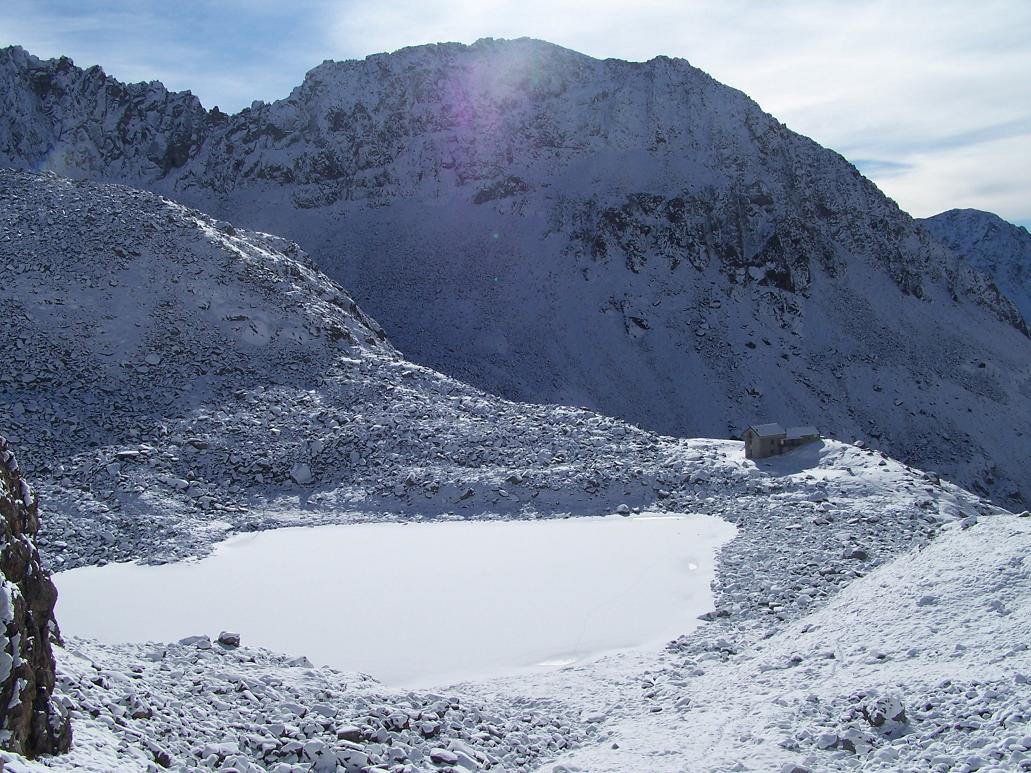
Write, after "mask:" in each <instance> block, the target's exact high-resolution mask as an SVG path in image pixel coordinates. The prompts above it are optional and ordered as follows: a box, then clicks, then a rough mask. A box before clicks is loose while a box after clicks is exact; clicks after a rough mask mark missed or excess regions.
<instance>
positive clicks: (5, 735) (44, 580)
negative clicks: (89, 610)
mask: <svg viewBox="0 0 1031 773" xmlns="http://www.w3.org/2000/svg"><path fill="white" fill-rule="evenodd" d="M38 529H39V517H38V513H37V504H36V498H35V496H34V494H33V492H32V489H31V488H30V487H29V485H28V483H26V482H25V480H24V479H23V478H22V476H21V473H20V472H19V469H18V461H17V460H16V459H15V456H14V453H13V452H12V451H11V449H10V448H9V447H8V444H7V440H6V439H5V438H3V437H0V530H2V535H0V542H2V545H0V572H2V577H0V746H2V747H3V748H4V749H6V750H8V751H13V752H17V753H18V754H23V755H26V756H29V757H34V756H37V755H40V754H52V753H56V752H61V751H66V750H67V749H68V747H69V746H70V744H71V737H72V736H71V726H70V724H69V720H68V716H67V714H66V713H65V711H64V710H63V708H62V707H61V706H59V705H57V704H55V702H54V701H53V690H54V656H53V652H52V650H51V648H50V639H51V636H53V635H55V634H56V633H57V630H56V626H55V624H54V621H53V612H54V603H55V602H56V601H57V590H56V589H55V588H54V584H53V583H52V582H51V581H50V576H49V575H48V574H47V572H46V571H45V570H44V569H43V565H42V563H41V561H40V557H39V551H38V550H36V546H35V543H34V541H33V540H34V538H35V536H36V532H37V530H38Z"/></svg>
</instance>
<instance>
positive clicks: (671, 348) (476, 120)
mask: <svg viewBox="0 0 1031 773" xmlns="http://www.w3.org/2000/svg"><path fill="white" fill-rule="evenodd" d="M0 80H2V81H3V82H4V83H5V84H11V88H9V89H8V91H7V94H8V95H7V97H6V99H7V100H8V101H9V103H10V108H9V109H5V111H4V114H3V118H2V119H0V154H2V155H3V160H4V162H5V163H7V164H9V165H13V166H18V167H22V168H26V167H32V168H49V169H53V170H56V171H59V172H61V173H62V174H69V175H75V176H90V177H95V178H104V179H115V180H119V181H122V182H126V183H129V184H131V185H135V186H140V187H147V188H150V189H153V190H156V191H159V192H162V193H164V194H167V195H170V196H172V197H175V198H178V199H180V200H182V201H185V202H187V203H190V204H192V205H194V206H198V207H200V208H202V209H204V210H206V211H210V212H212V213H214V214H217V215H218V216H220V217H227V218H231V219H233V220H234V221H236V222H238V223H240V224H242V225H245V226H248V227H253V228H259V229H261V230H264V231H269V232H273V233H280V234H283V235H285V236H288V237H290V238H292V239H294V240H296V241H297V242H298V243H300V244H301V245H302V246H304V247H305V248H306V249H307V250H309V251H310V252H311V253H312V255H313V256H314V257H315V259H316V260H317V262H318V263H319V265H320V267H321V268H322V269H323V270H324V271H325V272H327V273H328V274H329V275H330V276H332V277H333V278H334V279H337V280H338V281H340V282H341V283H342V284H344V285H346V286H347V287H349V288H350V289H352V290H353V291H354V292H355V294H356V296H357V297H359V298H361V299H362V301H363V303H364V305H365V306H366V307H367V308H368V309H369V311H370V312H371V313H372V314H373V316H375V317H376V318H377V319H378V320H379V321H380V322H382V323H383V324H384V326H385V327H386V329H387V330H388V331H390V333H391V339H392V341H393V342H394V344H395V345H397V346H398V348H399V349H400V350H401V351H403V352H404V353H405V354H406V355H407V356H408V357H409V358H411V359H414V360H416V361H418V362H420V363H422V364H425V365H428V366H431V367H433V368H435V369H437V370H440V371H443V372H445V373H447V374H449V375H453V376H456V377H458V378H461V379H463V380H466V381H469V382H471V383H473V384H475V385H477V386H479V387H482V388H485V389H487V390H489V391H492V392H496V393H500V394H502V395H504V396H507V397H512V398H518V399H522V400H530V401H538V402H558V403H566V404H577V405H587V406H589V407H591V408H595V409H597V410H600V411H602V412H605V413H608V414H611V415H615V416H620V417H622V418H626V419H629V420H631V421H633V422H635V423H638V424H640V425H642V426H645V427H647V428H650V429H657V430H660V431H663V432H667V433H671V434H683V435H710V436H725V435H727V434H728V433H736V432H738V431H740V429H741V427H742V426H744V425H745V424H747V423H749V422H751V421H754V420H756V419H758V418H769V419H779V420H781V421H786V422H794V421H797V422H803V423H807V424H808V423H815V424H818V425H819V426H820V427H821V429H823V430H824V431H826V432H829V433H831V434H834V435H836V436H839V437H842V438H845V439H852V438H863V439H865V440H867V441H870V442H873V443H875V444H879V445H881V446H882V447H884V448H885V449H886V450H888V451H890V452H891V453H892V454H894V455H896V456H898V457H900V458H903V459H906V460H907V461H910V462H912V463H914V464H918V465H921V466H923V467H929V468H934V469H936V470H938V471H939V472H942V473H943V474H945V475H947V476H949V477H952V478H953V479H955V480H957V481H959V482H961V483H963V484H964V485H967V486H971V487H974V488H977V489H978V490H980V491H984V492H990V493H991V494H992V495H994V496H997V497H999V498H1000V499H1004V500H1009V499H1013V500H1014V501H1016V500H1019V499H1020V498H1022V497H1023V498H1026V497H1028V496H1031V493H1029V481H1028V479H1027V475H1026V470H1024V469H1022V467H1021V465H1019V464H1017V463H1016V462H1014V461H1013V460H1014V458H1015V455H1019V454H1017V449H1019V448H1020V447H1021V446H1022V445H1023V443H1024V442H1025V440H1024V439H1025V438H1026V437H1027V435H1028V433H1031V411H1028V410H1027V409H1025V408H1024V407H1023V406H1026V405H1027V400H1026V395H1027V393H1028V390H1029V389H1031V387H1029V386H1028V384H1029V383H1031V374H1029V372H1028V367H1029V366H1028V364H1027V363H1028V362H1029V361H1031V356H1029V355H1031V342H1029V339H1028V337H1027V335H1026V332H1027V331H1026V327H1025V326H1024V322H1023V321H1022V319H1021V317H1020V315H1019V313H1018V311H1017V310H1016V308H1015V307H1014V306H1013V304H1012V303H1011V302H1010V301H1009V299H1007V298H1006V297H1005V296H1004V295H1003V294H1002V293H1000V292H999V289H998V288H997V287H996V286H995V284H994V283H993V282H992V281H991V280H990V279H988V278H986V277H985V275H983V274H982V273H979V272H977V271H975V270H973V269H971V268H970V267H969V266H967V265H966V264H965V263H964V262H963V261H962V260H961V259H960V258H959V257H958V256H957V255H956V254H955V253H954V252H952V251H951V250H949V249H948V248H946V247H944V246H942V245H941V244H940V243H939V242H938V241H936V240H935V239H933V238H932V237H931V236H930V235H929V234H928V233H927V231H926V230H924V229H923V228H921V227H920V226H919V225H918V224H917V223H916V222H915V221H913V219H912V218H910V217H909V216H908V215H907V214H906V213H904V212H902V211H901V210H899V208H898V207H897V206H896V205H895V203H894V202H892V201H891V200H890V199H888V198H887V197H885V196H884V195H883V194H882V193H881V192H880V191H879V190H878V189H877V188H876V187H875V186H874V185H873V184H872V183H870V181H868V180H866V179H865V178H863V177H862V176H861V175H860V174H859V173H858V172H857V171H856V169H855V168H854V167H852V166H851V165H850V164H849V163H848V162H847V161H845V160H844V159H843V158H841V157H840V156H838V155H837V154H835V153H833V152H831V151H829V150H826V149H824V148H821V147H820V146H818V145H817V144H816V143H814V142H812V141H810V140H808V139H806V138H804V137H801V136H799V135H797V134H794V133H793V132H791V131H790V130H788V129H787V128H786V127H785V126H784V125H783V124H781V123H779V122H778V121H777V120H776V119H774V118H773V117H771V116H769V115H767V114H766V113H764V112H763V111H762V110H761V109H760V108H759V107H758V106H757V105H756V104H755V103H754V102H753V101H752V100H750V99H749V98H748V97H747V96H745V95H744V94H742V93H740V92H738V91H735V90H733V89H730V88H728V87H726V86H723V85H721V84H719V83H717V82H716V81H714V80H712V79H711V78H709V77H708V76H707V75H705V74H704V73H702V72H701V71H699V70H697V69H696V68H693V67H691V66H690V65H689V64H688V63H687V62H685V61H683V60H676V59H668V58H664V57H659V58H657V59H654V60H652V61H650V62H646V63H630V62H621V61H616V60H605V61H601V60H596V59H592V58H590V57H586V56H582V55H580V54H577V53H575V52H572V51H568V50H566V49H562V48H559V47H557V46H552V45H549V44H546V43H541V42H538V41H531V40H517V41H492V40H485V41H480V42H478V43H476V44H474V45H472V46H463V45H458V44H444V45H435V46H422V47H418V48H412V49H405V50H402V51H399V52H397V53H394V54H389V55H376V56H371V57H368V58H367V59H365V60H362V61H350V62H327V63H325V64H323V65H320V66H319V67H316V68H315V69H314V70H312V71H311V72H310V73H309V74H308V76H307V77H306V78H305V81H304V83H303V84H301V85H300V86H299V87H298V88H297V89H295V90H294V92H293V93H292V94H291V95H290V96H289V97H288V98H286V99H284V100H281V101H279V102H276V103H273V104H261V103H256V104H255V105H254V106H253V107H252V108H250V109H247V110H244V111H242V112H241V113H239V114H238V115H235V116H231V117H225V116H222V115H220V114H211V113H205V112H204V111H203V109H201V108H200V106H199V105H198V104H197V103H196V100H195V99H193V97H192V96H190V95H187V94H182V95H173V94H168V93H167V92H164V90H163V89H161V88H159V87H158V86H156V85H153V84H152V85H148V86H144V85H137V86H125V87H123V86H121V85H120V84H114V83H113V82H111V80H110V79H107V78H106V77H105V76H103V74H102V73H100V72H99V71H94V70H88V71H79V70H76V69H75V68H74V67H72V66H71V65H70V63H68V62H67V60H57V61H51V62H42V61H39V60H36V59H34V58H32V57H30V56H28V55H27V54H25V52H23V51H20V50H19V49H8V50H7V51H6V52H4V53H3V54H0ZM109 127H113V128H109ZM27 138H31V139H27ZM166 158H171V159H173V161H174V163H164V162H162V159H166ZM982 364H984V367H982Z"/></svg>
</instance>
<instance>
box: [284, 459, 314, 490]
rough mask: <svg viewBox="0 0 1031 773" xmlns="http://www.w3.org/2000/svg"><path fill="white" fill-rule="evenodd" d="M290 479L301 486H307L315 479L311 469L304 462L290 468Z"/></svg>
mask: <svg viewBox="0 0 1031 773" xmlns="http://www.w3.org/2000/svg"><path fill="white" fill-rule="evenodd" d="M290 477H291V478H293V479H294V482H295V483H296V484H297V485H299V486H307V485H308V484H310V483H311V482H312V481H313V480H315V477H314V476H313V475H312V474H311V467H310V466H308V465H307V464H305V463H304V462H298V463H297V464H295V465H294V466H293V467H291V468H290Z"/></svg>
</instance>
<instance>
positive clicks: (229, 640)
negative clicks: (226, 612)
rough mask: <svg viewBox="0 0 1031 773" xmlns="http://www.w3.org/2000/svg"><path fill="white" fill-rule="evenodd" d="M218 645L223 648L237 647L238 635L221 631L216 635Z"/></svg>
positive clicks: (238, 643)
mask: <svg viewBox="0 0 1031 773" xmlns="http://www.w3.org/2000/svg"><path fill="white" fill-rule="evenodd" d="M218 643H219V644H221V645H222V646H223V647H239V646H240V634H238V633H236V632H234V631H222V633H220V634H219V635H218Z"/></svg>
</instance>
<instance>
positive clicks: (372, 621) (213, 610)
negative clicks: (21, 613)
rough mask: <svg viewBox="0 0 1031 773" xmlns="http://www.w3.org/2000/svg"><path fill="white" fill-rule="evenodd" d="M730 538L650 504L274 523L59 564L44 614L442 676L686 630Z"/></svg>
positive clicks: (357, 667)
mask: <svg viewBox="0 0 1031 773" xmlns="http://www.w3.org/2000/svg"><path fill="white" fill-rule="evenodd" d="M733 534H734V528H733V527H732V526H730V525H729V524H728V523H727V522H726V521H723V520H720V519H718V518H715V517H711V516H675V515H661V514H641V515H633V516H629V517H624V516H621V515H612V516H609V517H605V518H568V519H552V520H542V521H490V522H486V521H478V522H461V521H459V522H443V523H420V524H393V523H378V524H362V525H354V526H322V527H316V528H312V529H305V528H293V529H279V530H275V531H269V532H263V533H261V534H250V535H242V536H238V537H234V538H233V539H231V540H229V541H227V542H225V543H223V544H222V545H220V546H218V547H217V548H216V549H215V551H214V553H213V555H211V556H209V557H207V558H205V559H203V560H201V561H194V562H187V563H181V564H164V565H160V566H141V565H138V564H108V565H107V566H103V567H97V566H91V567H81V568H79V569H72V570H70V571H67V572H62V573H60V574H57V575H55V576H54V581H55V583H56V585H57V587H58V590H59V591H60V598H59V604H58V608H57V611H56V614H57V617H58V619H59V620H60V621H61V629H62V631H63V632H64V633H65V634H70V635H73V636H88V637H95V638H97V639H100V640H102V641H105V642H108V643H119V642H130V641H135V642H144V641H175V640H178V639H180V638H184V637H186V636H188V635H191V634H195V633H197V632H205V633H209V634H211V636H212V638H214V637H215V635H216V634H218V633H219V632H220V631H221V630H224V629H229V630H231V631H234V632H238V633H240V634H242V636H243V638H244V640H245V641H246V642H247V643H248V644H252V645H257V646H261V647H265V648H268V649H272V650H275V651H278V652H287V653H293V654H295V655H305V656H307V657H308V658H309V659H310V660H312V661H313V662H314V663H316V664H317V665H330V666H334V667H336V668H340V669H342V670H346V671H361V672H365V673H368V674H371V675H373V676H374V677H376V678H377V679H378V680H380V681H381V682H383V683H385V684H389V685H393V686H398V687H400V686H405V687H414V686H442V685H447V684H451V683H452V682H457V681H467V680H471V679H483V678H487V677H492V676H498V675H501V674H505V673H511V672H525V671H527V670H531V669H534V668H555V667H558V666H561V665H567V664H570V663H575V662H581V661H583V660H585V659H588V658H590V657H592V656H594V655H597V654H598V653H601V652H605V651H609V650H617V649H619V650H621V649H627V648H633V647H638V646H650V647H651V648H652V649H656V648H660V647H661V646H662V645H663V644H665V643H666V642H667V641H668V640H670V639H672V638H675V637H676V636H677V635H680V634H684V633H689V632H690V631H691V630H693V629H694V628H695V627H696V626H697V625H698V624H699V621H698V616H699V615H701V614H703V613H705V612H708V611H710V610H711V609H712V603H713V601H712V591H711V589H710V584H711V582H712V580H713V575H714V563H715V561H714V558H715V552H716V550H717V549H718V548H719V547H720V545H721V544H722V543H723V542H725V541H726V540H728V539H730V538H731V537H732V536H733ZM273 567H274V572H273V571H270V569H271V568H273ZM98 609H106V610H107V611H106V613H105V614H103V615H98V614H97V610H98ZM413 653H418V654H417V656H415V657H413Z"/></svg>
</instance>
